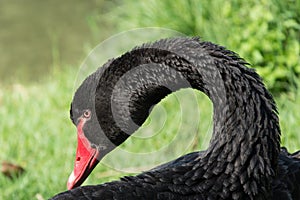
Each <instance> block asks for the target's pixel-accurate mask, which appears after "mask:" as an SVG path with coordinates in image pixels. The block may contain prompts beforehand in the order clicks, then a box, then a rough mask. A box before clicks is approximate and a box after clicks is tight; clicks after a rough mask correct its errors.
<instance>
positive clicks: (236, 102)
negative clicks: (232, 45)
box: [53, 38, 300, 200]
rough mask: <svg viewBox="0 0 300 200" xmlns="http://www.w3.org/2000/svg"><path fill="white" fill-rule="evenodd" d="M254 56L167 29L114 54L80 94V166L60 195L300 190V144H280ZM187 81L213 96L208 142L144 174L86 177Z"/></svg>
mask: <svg viewBox="0 0 300 200" xmlns="http://www.w3.org/2000/svg"><path fill="white" fill-rule="evenodd" d="M246 64H247V63H246V62H245V61H244V60H243V59H241V58H240V57H239V56H238V55H237V54H235V53H234V52H232V51H229V50H226V49H225V48H223V47H221V46H218V45H215V44H213V43H210V42H201V41H200V40H199V39H198V38H173V39H163V40H160V41H157V42H154V43H151V44H144V45H142V46H140V47H137V48H134V49H133V50H132V51H130V52H127V53H125V54H124V55H122V56H120V57H119V58H117V59H112V60H110V61H108V62H107V63H106V64H104V66H103V67H100V68H99V69H98V70H97V71H96V72H95V73H93V74H92V75H90V76H89V77H87V78H86V80H85V81H84V82H83V83H82V85H81V86H80V87H79V88H78V90H77V91H76V93H75V95H74V98H73V101H72V104H71V110H70V115H71V119H72V121H73V123H74V124H75V126H77V132H78V147H77V152H76V161H75V167H74V171H73V172H72V174H71V176H70V178H69V181H68V189H70V190H69V191H66V192H63V193H61V194H58V195H56V196H55V197H53V199H200V200H201V199H202V200H204V199H205V200H206V199H210V200H213V199H243V200H247V199H255V200H259V199H280V200H283V199H284V200H285V199H294V200H295V199H297V200H299V199H300V152H299V151H298V152H296V153H294V154H290V153H288V152H287V150H286V149H285V148H280V128H279V122H278V116H277V111H276V105H275V102H274V100H273V98H272V96H271V94H270V93H269V92H268V91H267V89H266V88H265V86H264V84H263V83H262V80H261V78H260V77H259V76H258V74H257V73H256V72H255V71H254V70H253V69H250V68H247V67H246V66H245V65H246ZM126 74H127V75H128V74H129V75H128V76H126ZM187 87H192V88H195V89H198V90H200V91H202V92H204V93H205V94H206V95H208V97H209V98H210V99H211V101H212V102H213V107H214V110H213V122H214V127H213V135H212V138H211V141H210V144H209V147H208V149H207V150H205V151H200V152H193V153H190V154H187V155H184V156H182V157H180V158H178V159H176V160H174V161H171V162H169V163H166V164H163V165H161V166H158V167H156V168H154V169H152V170H149V171H146V172H143V173H141V174H139V175H137V176H128V177H124V178H121V180H119V181H113V182H109V183H105V184H101V185H96V186H82V187H78V186H80V185H81V183H82V182H83V181H84V180H85V179H86V178H87V177H88V175H89V174H90V173H91V171H92V170H93V168H94V167H95V166H96V165H97V163H98V162H99V160H101V158H103V157H104V156H105V155H106V154H107V153H109V152H110V151H111V150H112V149H114V148H115V147H116V146H118V145H119V144H121V143H122V142H124V141H125V140H126V139H127V138H128V137H129V136H130V134H132V133H133V132H134V131H135V130H137V129H138V127H139V126H141V125H142V124H143V122H144V121H145V119H146V118H147V116H148V115H149V112H150V111H151V108H152V106H153V105H155V104H157V103H158V102H159V101H160V100H161V99H162V98H164V97H165V96H167V95H168V94H170V93H171V92H173V91H176V90H179V89H181V88H187Z"/></svg>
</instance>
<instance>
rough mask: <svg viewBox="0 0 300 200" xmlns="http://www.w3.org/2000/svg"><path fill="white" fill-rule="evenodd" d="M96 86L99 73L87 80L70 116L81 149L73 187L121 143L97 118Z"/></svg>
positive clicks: (77, 154) (75, 166)
mask: <svg viewBox="0 0 300 200" xmlns="http://www.w3.org/2000/svg"><path fill="white" fill-rule="evenodd" d="M96 87H97V72H95V73H94V74H92V75H91V76H89V77H88V78H86V79H85V81H84V82H83V83H82V84H81V86H80V87H79V88H78V89H77V91H76V93H75V95H74V97H73V101H72V103H71V108H70V118H71V120H72V122H73V124H74V125H75V126H76V129H77V150H76V157H75V164H74V169H73V171H72V173H71V175H70V176H69V179H68V182H67V187H68V189H69V190H70V189H73V188H75V187H78V186H80V185H81V184H82V183H83V182H84V181H85V179H86V178H87V177H88V176H89V174H90V173H91V172H92V171H93V169H94V168H95V167H96V165H97V164H98V163H99V161H100V160H101V159H102V158H103V157H104V156H105V155H106V154H107V153H108V152H110V151H111V150H113V149H114V148H115V147H116V146H117V145H115V144H114V143H113V142H112V141H111V140H110V139H109V138H108V137H107V136H106V135H105V134H104V131H103V129H102V128H101V127H100V124H99V121H98V119H97V115H96V108H95V91H96ZM107 126H110V125H109V124H107ZM119 140H120V138H119ZM124 140H125V139H124ZM118 142H119V143H122V142H123V141H118Z"/></svg>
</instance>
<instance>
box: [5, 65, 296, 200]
mask: <svg viewBox="0 0 300 200" xmlns="http://www.w3.org/2000/svg"><path fill="white" fill-rule="evenodd" d="M51 77H52V78H50V79H49V80H48V81H45V82H43V83H40V84H35V85H28V86H23V85H17V84H16V85H13V86H6V87H1V88H0V118H1V120H0V132H1V135H0V147H1V155H0V161H3V160H6V161H10V162H13V163H16V164H20V165H21V166H23V167H24V168H25V170H26V173H25V174H23V175H22V176H21V177H19V178H17V179H15V180H9V179H7V178H6V177H4V176H3V175H0V191H1V192H0V199H37V198H41V197H42V198H44V199H47V198H49V197H51V196H52V195H54V194H55V193H58V192H60V191H63V190H65V189H66V181H67V178H68V176H69V174H70V172H71V170H72V167H73V162H74V156H75V148H76V130H75V127H74V126H73V125H72V123H71V122H70V120H69V104H70V102H71V99H72V95H73V91H74V88H73V84H74V79H75V78H74V77H76V71H74V70H71V69H68V70H64V71H57V72H54V74H53V75H52V76H51ZM277 103H278V105H279V112H280V119H281V121H280V122H281V127H282V133H283V134H282V143H283V145H285V146H287V147H288V148H289V150H290V151H295V150H297V149H299V148H300V136H299V134H298V130H299V122H300V114H299V112H298V108H299V105H300V92H297V91H295V92H294V93H292V92H291V93H289V94H286V95H282V96H279V97H278V98H277ZM211 114H212V105H211V103H210V102H209V100H208V98H207V97H205V96H204V95H203V94H202V93H200V92H194V91H193V90H191V89H187V90H181V91H179V92H177V93H175V94H173V95H171V96H169V97H167V98H166V99H164V100H163V101H162V102H161V103H160V104H159V105H158V106H156V107H154V110H153V112H152V113H151V115H150V117H149V118H148V120H147V121H146V123H145V125H144V126H143V127H142V128H141V129H140V130H139V131H138V132H137V133H136V134H134V135H133V137H132V138H130V139H128V140H127V141H126V143H124V144H123V145H122V146H121V147H120V148H119V149H118V150H116V151H114V152H113V153H111V155H109V156H108V157H107V158H106V159H104V161H103V164H100V165H99V166H98V167H97V168H96V169H95V170H94V172H93V173H92V174H91V176H90V178H89V179H88V180H87V181H86V182H85V184H96V183H101V182H105V181H109V180H114V179H116V178H117V177H120V176H123V175H125V174H128V173H132V172H139V171H141V170H144V169H149V168H151V167H152V166H155V165H157V164H159V163H161V162H164V161H168V160H171V159H173V158H175V157H178V156H179V155H181V154H184V153H187V152H189V151H192V150H194V149H205V147H207V145H208V141H209V138H210V133H211V128H212V125H211ZM199 116H200V117H199ZM197 132H198V133H199V134H196V133H197Z"/></svg>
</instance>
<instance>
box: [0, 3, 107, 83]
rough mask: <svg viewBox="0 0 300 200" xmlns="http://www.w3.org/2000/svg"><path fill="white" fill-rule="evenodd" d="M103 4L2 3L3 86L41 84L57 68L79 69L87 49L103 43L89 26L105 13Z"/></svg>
mask: <svg viewBox="0 0 300 200" xmlns="http://www.w3.org/2000/svg"><path fill="white" fill-rule="evenodd" d="M103 2H104V1H103V0H92V1H82V0H64V1H61V0H51V1H50V0H47V1H40V0H26V1H20V0H1V1H0V82H2V83H13V82H23V83H26V82H29V81H38V80H40V79H41V78H43V77H44V76H45V75H47V74H48V73H49V72H50V71H51V70H52V68H53V67H63V66H71V67H78V66H79V65H80V62H81V61H82V60H83V59H84V57H85V56H86V54H87V47H86V46H87V45H90V46H91V47H93V46H94V45H96V43H97V40H101V39H103V38H101V37H103V35H97V36H96V37H95V34H93V31H92V27H91V25H89V23H90V22H91V20H93V17H94V16H95V15H96V14H99V13H100V14H101V11H102V12H104V10H103V9H104V6H105V5H104V3H103ZM101 28H102V29H103V30H106V32H107V27H105V26H103V27H101ZM101 28H100V31H101ZM103 32H104V33H105V31H103Z"/></svg>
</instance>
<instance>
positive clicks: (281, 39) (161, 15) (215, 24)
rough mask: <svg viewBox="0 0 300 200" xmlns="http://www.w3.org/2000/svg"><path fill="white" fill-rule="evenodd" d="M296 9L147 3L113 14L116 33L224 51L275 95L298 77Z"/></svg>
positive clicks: (267, 4) (198, 0)
mask: <svg viewBox="0 0 300 200" xmlns="http://www.w3.org/2000/svg"><path fill="white" fill-rule="evenodd" d="M299 8H300V1H299V0H288V1H280V0H260V1H241V0H231V1H221V0H215V1H208V0H205V1H202V0H187V1H182V0H165V1H160V0H148V1H138V2H137V1H126V3H124V4H123V5H122V6H120V7H119V8H118V9H116V11H115V12H114V13H113V14H114V15H119V16H120V17H119V18H117V20H116V21H115V22H114V23H115V24H116V26H118V27H119V29H120V30H128V29H130V28H140V27H149V26H158V27H164V28H170V29H174V30H177V31H179V32H182V33H184V34H186V35H199V36H201V37H202V38H203V39H205V40H209V41H213V42H216V43H219V44H221V45H223V46H226V47H227V48H229V49H231V50H234V51H236V52H238V53H239V54H240V55H241V56H242V57H244V58H245V59H246V60H247V61H248V62H249V63H251V64H252V66H253V67H254V68H256V69H257V70H258V72H259V73H260V74H261V75H262V76H263V78H264V79H265V81H266V83H267V86H268V88H269V89H271V91H272V92H273V93H277V92H280V91H287V90H288V89H289V87H290V86H291V84H292V85H294V83H295V77H299V75H300V45H299V42H300V10H299ZM128 10H130V12H128ZM137 16H138V17H137Z"/></svg>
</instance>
